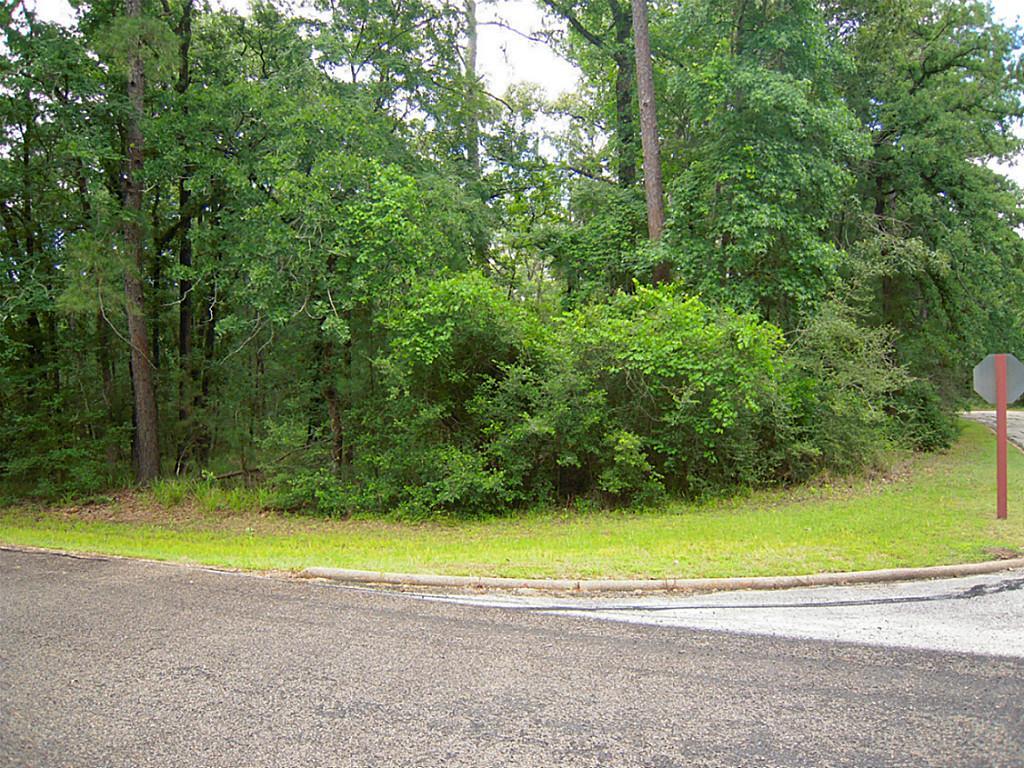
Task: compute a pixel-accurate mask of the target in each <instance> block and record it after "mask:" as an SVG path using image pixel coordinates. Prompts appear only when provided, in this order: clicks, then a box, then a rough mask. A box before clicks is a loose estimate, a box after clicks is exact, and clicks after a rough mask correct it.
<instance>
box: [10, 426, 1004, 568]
mask: <svg viewBox="0 0 1024 768" xmlns="http://www.w3.org/2000/svg"><path fill="white" fill-rule="evenodd" d="M994 476H995V442H994V440H993V439H992V435H991V433H990V432H989V431H988V430H987V429H985V428H983V427H981V426H979V425H976V424H966V425H965V427H964V431H963V434H962V436H961V438H960V440H959V441H958V442H957V444H956V445H955V446H954V447H953V448H952V450H950V451H949V452H948V453H944V454H937V455H930V456H916V457H913V458H910V459H909V460H907V461H906V462H905V463H904V464H903V465H901V468H900V470H899V471H898V472H896V473H895V474H894V475H893V474H890V475H888V476H886V477H880V478H876V479H865V480H857V481H852V482H845V481H843V482H836V483H832V484H822V485H818V486H813V487H811V486H805V487H801V488H796V489H791V490H787V491H768V492H757V493H752V494H747V495H744V496H742V497H737V498H733V499H728V500H723V501H717V502H711V503H707V504H701V505H696V504H687V503H680V502H673V503H669V504H666V505H665V506H663V507H661V508H659V509H657V510H651V511H647V512H628V511H602V512H591V513H581V512H571V511H566V510H553V511H547V512H534V513H531V514H529V515H526V516H524V517H518V518H495V519H489V520H483V521H473V522H465V523H453V524H439V523H430V524H400V523H394V522H385V521H367V520H351V521H341V520H323V519H314V518H303V517H298V516H293V515H282V514H278V513H272V512H268V511H266V510H263V509H260V506H261V505H262V503H263V502H264V501H265V499H263V498H262V497H261V495H260V493H259V492H256V491H237V492H234V493H233V494H228V493H225V492H224V491H219V490H217V489H215V488H211V486H209V485H199V486H196V487H195V488H191V489H186V490H185V491H184V492H182V491H181V490H180V489H179V488H178V487H172V486H173V484H164V485H162V486H160V485H158V486H157V487H156V488H154V489H153V490H152V491H151V492H149V493H148V494H146V495H125V494H120V495H119V496H118V498H116V499H115V500H114V501H112V502H110V503H109V504H106V505H99V506H92V507H82V508H70V509H68V508H65V509H44V508H40V507H30V506H15V507H7V508H4V509H0V542H4V543H7V544H18V545H26V546H36V547H47V548H57V549H65V550H74V551H83V552H97V553H104V554H116V555H128V556H133V557H146V558H152V559H157V560H171V561H179V562H193V563H204V564H208V565H215V566H224V567H229V568H243V569H257V570H296V569H301V568H303V567H306V566H312V565H322V566H337V567H346V568H362V569H369V570H387V571H411V572H417V571H418V572H435V573H448V574H486V575H498V576H564V577H597V576H608V577H631V576H639V577H664V576H679V577H689V576H736V575H762V574H799V573H810V572H816V571H844V570H860V569H871V568H886V567H895V566H922V565H938V564H943V563H956V562H969V561H981V560H986V559H991V558H992V557H993V555H992V553H991V550H993V549H995V548H999V549H1009V550H1015V551H1019V550H1022V549H1024V454H1021V453H1020V452H1018V451H1011V452H1010V514H1009V520H1006V521H997V520H995V519H994V518H995V509H994V507H995V487H994Z"/></svg>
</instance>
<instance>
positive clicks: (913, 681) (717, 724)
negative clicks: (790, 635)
mask: <svg viewBox="0 0 1024 768" xmlns="http://www.w3.org/2000/svg"><path fill="white" fill-rule="evenodd" d="M1001 583H1002V582H1001ZM1006 584H1010V581H1005V584H1004V586H1005V585H1006ZM993 589H994V588H993ZM1000 589H1003V591H1002V592H1000V595H1003V596H1005V595H1008V594H1009V592H1007V589H1009V587H1006V588H1005V589H1004V588H1003V587H1000ZM977 594H978V598H975V597H970V596H968V597H969V598H970V599H969V600H966V599H965V600H963V601H952V602H951V603H950V604H951V605H954V606H955V605H959V604H960V603H965V604H966V603H968V602H970V601H971V600H975V601H976V600H977V599H982V598H983V594H984V590H982V591H980V592H978V593H977ZM992 599H1003V598H1001V597H999V595H996V596H993V598H992ZM861 602H862V601H861ZM854 607H855V606H853V604H852V603H851V605H850V606H847V608H849V609H851V610H852V609H853V608H854ZM721 609H722V610H725V609H724V607H722V608H721ZM835 610H837V611H840V612H841V611H843V610H845V609H844V608H843V607H842V606H839V607H835ZM737 615H739V614H737ZM680 621H686V619H682V618H681V619H680ZM741 626H742V622H741ZM1022 723H1024V660H1022V659H1021V658H1014V657H1001V656H981V655H974V654H969V653H956V652H949V651H936V650H931V651H928V650H914V649H909V648H891V647H883V646H877V645H876V646H868V645H856V644H851V643H842V642H834V641H820V640H807V639H786V638H781V637H772V636H755V635H742V634H729V633H724V632H710V631H705V630H700V629H693V628H688V627H684V626H655V625H651V624H646V623H644V624H634V623H628V622H622V621H608V620H605V619H602V618H600V617H597V616H594V615H587V614H585V613H582V612H579V613H575V614H573V615H565V614H564V613H556V612H553V611H551V610H544V609H542V608H541V607H538V606H534V607H530V606H520V607H519V608H514V607H508V606H506V607H502V606H497V605H487V604H465V603H459V602H452V601H451V600H448V599H441V600H438V599H424V597H423V596H419V595H404V594H395V593H387V592H376V591H372V590H361V589H351V588H344V587H338V586H331V585H327V584H323V583H306V582H300V581H296V580H289V579H283V578H263V577H257V576H246V575H235V574H223V573H215V572H211V571H206V570H202V569H193V568H182V567H176V566H170V565H157V564H150V563H143V562H131V561H125V560H102V559H81V558H72V557H63V556H57V555H47V554H31V553H23V552H13V551H4V550H0V766H4V767H5V768H7V767H14V766H32V767H37V766H47V767H51V766H52V767H55V768H59V767H61V766H75V767H76V768H88V767H89V766H112V767H113V766H140V767H141V766H174V767H175V768H188V767H190V766H194V767H199V766H202V767H203V768H211V767H214V766H226V767H228V768H239V767H240V766H282V767H290V766H310V767H311V768H312V767H315V766H353V767H355V766H359V767H360V768H372V767H375V766H403V767H404V766H438V768H442V767H443V768H447V767H449V766H452V767H454V766H467V767H469V766H471V767H472V768H486V767H487V766H524V767H526V766H530V767H535V768H550V767H554V766H559V767H561V766H594V767H597V766H602V767H604V766H608V767H613V768H624V767H627V766H650V767H652V768H653V767H655V766H659V767H663V768H667V767H669V766H688V767H692V766H728V767H729V768H743V767H744V766H751V767H752V768H753V767H754V766H757V767H758V768H762V767H768V766H793V767H794V768H795V767H797V766H799V767H803V766H830V767H837V766H887V767H891V766H941V767H942V768H948V766H958V768H964V767H967V766H989V767H992V766H1007V767H1008V766H1015V767H1019V766H1022V765H1024V729H1022V727H1021V725H1022Z"/></svg>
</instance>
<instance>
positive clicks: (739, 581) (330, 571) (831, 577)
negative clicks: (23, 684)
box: [0, 542, 1024, 593]
mask: <svg viewBox="0 0 1024 768" xmlns="http://www.w3.org/2000/svg"><path fill="white" fill-rule="evenodd" d="M3 550H6V551H9V552H25V553H35V554H46V555H59V556H63V557H72V558H80V559H83V560H128V561H132V562H137V563H147V564H151V565H164V566H171V567H176V568H195V569H199V570H203V571H213V572H217V573H227V574H235V575H240V576H256V577H264V578H265V577H271V578H275V577H276V578H290V579H296V578H297V579H305V580H315V579H320V580H325V581H334V582H339V583H343V584H359V585H364V586H384V587H399V588H411V589H423V588H433V589H458V590H502V591H515V590H529V591H536V592H550V593H560V592H561V593H565V592H576V593H579V592H590V593H602V592H605V593H609V592H616V593H629V592H631V593H648V592H687V593H697V592H732V591H740V590H745V589H765V590H776V589H793V588H795V587H828V586H843V585H849V584H886V583H891V582H896V581H923V580H928V579H954V578H960V577H963V576H982V575H985V574H990V573H1000V572H1002V571H1012V570H1016V569H1024V557H1016V558H1011V559H1006V560H984V561H982V562H978V563H961V564H957V565H929V566H923V567H920V568H884V569H879V570H874V571H839V572H834V573H811V574H799V575H794V576H727V577H715V578H688V579H536V578H515V577H505V576H446V575H443V574H433V573H391V572H387V571H360V570H354V569H348V568H321V567H311V568H305V569H303V570H301V571H276V570H275V571H260V570H245V569H238V568H226V567H222V566H216V565H206V564H203V563H190V562H179V561H175V560H152V559H149V558H144V557H130V556H128V555H114V554H106V553H101V552H87V551H79V552H76V551H74V550H67V549H56V548H50V547H33V546H27V545H22V544H11V543H7V542H0V551H3Z"/></svg>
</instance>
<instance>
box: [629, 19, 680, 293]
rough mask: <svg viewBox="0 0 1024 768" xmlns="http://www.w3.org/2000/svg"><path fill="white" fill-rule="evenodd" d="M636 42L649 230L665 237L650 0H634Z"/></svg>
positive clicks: (667, 268) (665, 266)
mask: <svg viewBox="0 0 1024 768" xmlns="http://www.w3.org/2000/svg"><path fill="white" fill-rule="evenodd" d="M633 44H634V47H635V48H636V86H637V96H638V98H639V101H640V140H641V143H642V144H643V150H644V193H645V196H646V198H647V232H648V234H649V235H650V238H651V240H654V241H657V240H660V239H661V233H662V231H663V230H664V229H665V191H664V187H663V186H662V182H661V144H660V140H659V138H658V112H657V100H656V99H655V95H654V63H653V61H652V60H651V35H650V31H649V30H648V27H647V1H646V0H633ZM671 276H672V275H671V265H670V263H669V262H668V261H665V260H662V261H660V262H659V263H658V264H657V266H656V267H655V268H654V275H653V278H654V282H655V283H666V282H668V281H669V279H670V278H671Z"/></svg>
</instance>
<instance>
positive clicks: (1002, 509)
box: [995, 355, 1006, 520]
mask: <svg viewBox="0 0 1024 768" xmlns="http://www.w3.org/2000/svg"><path fill="white" fill-rule="evenodd" d="M995 363H996V485H997V486H998V487H997V490H996V517H997V518H998V519H999V520H1005V519H1006V355H996V359H995Z"/></svg>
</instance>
